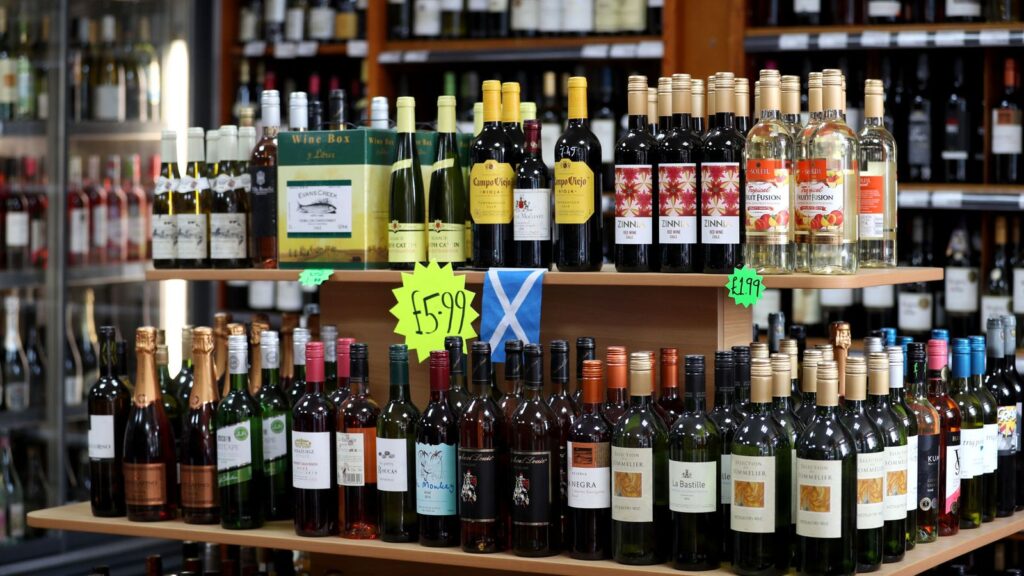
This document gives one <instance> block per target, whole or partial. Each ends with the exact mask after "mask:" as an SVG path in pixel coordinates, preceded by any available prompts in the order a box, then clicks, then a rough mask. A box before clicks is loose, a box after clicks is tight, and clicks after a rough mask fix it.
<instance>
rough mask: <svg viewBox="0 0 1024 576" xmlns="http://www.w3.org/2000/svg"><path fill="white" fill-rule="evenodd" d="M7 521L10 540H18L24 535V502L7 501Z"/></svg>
mask: <svg viewBox="0 0 1024 576" xmlns="http://www.w3.org/2000/svg"><path fill="white" fill-rule="evenodd" d="M8 510H9V512H10V516H8V522H9V525H10V527H11V528H10V537H11V539H12V540H19V539H21V538H24V537H25V504H24V503H22V502H9V503H8Z"/></svg>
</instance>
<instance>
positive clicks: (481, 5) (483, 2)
mask: <svg viewBox="0 0 1024 576" xmlns="http://www.w3.org/2000/svg"><path fill="white" fill-rule="evenodd" d="M391 3H392V4H401V3H402V0H391ZM487 7H488V0H467V2H466V9H467V11H469V12H486V11H487Z"/></svg>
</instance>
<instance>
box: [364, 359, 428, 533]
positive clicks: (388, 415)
mask: <svg viewBox="0 0 1024 576" xmlns="http://www.w3.org/2000/svg"><path fill="white" fill-rule="evenodd" d="M347 354H348V353H347V352H346V355H347ZM388 358H389V359H390V363H391V371H390V377H391V380H390V386H389V397H388V403H387V404H385V405H384V409H383V410H381V413H380V418H379V419H378V420H377V439H376V446H377V509H378V514H379V521H378V522H379V526H380V539H381V540H383V541H385V542H415V541H417V539H418V538H419V518H417V516H416V480H417V479H416V466H415V464H416V435H417V433H418V430H419V419H420V411H419V410H417V409H416V405H415V404H413V402H412V395H411V394H410V393H409V350H408V348H407V347H406V346H405V344H392V345H391V346H390V347H389V348H388ZM410 464H412V465H410Z"/></svg>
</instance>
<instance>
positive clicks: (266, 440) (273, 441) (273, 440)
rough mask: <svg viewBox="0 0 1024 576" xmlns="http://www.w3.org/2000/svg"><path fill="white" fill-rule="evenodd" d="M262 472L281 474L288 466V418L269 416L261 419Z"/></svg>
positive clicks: (272, 474) (270, 474)
mask: <svg viewBox="0 0 1024 576" xmlns="http://www.w3.org/2000/svg"><path fill="white" fill-rule="evenodd" d="M262 430H263V473H264V474H265V475H266V476H276V475H278V474H283V473H284V472H285V470H286V469H287V466H288V418H287V417H286V416H285V415H284V414H281V415H280V416H271V417H270V418H264V419H263V426H262Z"/></svg>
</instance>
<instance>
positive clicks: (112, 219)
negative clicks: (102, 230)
mask: <svg viewBox="0 0 1024 576" xmlns="http://www.w3.org/2000/svg"><path fill="white" fill-rule="evenodd" d="M124 241H125V236H124V218H123V217H122V214H121V210H120V206H118V205H117V203H116V202H114V203H113V204H111V208H110V213H109V214H108V215H107V244H108V245H111V246H117V247H118V248H120V245H121V243H122V242H124Z"/></svg>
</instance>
